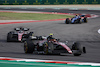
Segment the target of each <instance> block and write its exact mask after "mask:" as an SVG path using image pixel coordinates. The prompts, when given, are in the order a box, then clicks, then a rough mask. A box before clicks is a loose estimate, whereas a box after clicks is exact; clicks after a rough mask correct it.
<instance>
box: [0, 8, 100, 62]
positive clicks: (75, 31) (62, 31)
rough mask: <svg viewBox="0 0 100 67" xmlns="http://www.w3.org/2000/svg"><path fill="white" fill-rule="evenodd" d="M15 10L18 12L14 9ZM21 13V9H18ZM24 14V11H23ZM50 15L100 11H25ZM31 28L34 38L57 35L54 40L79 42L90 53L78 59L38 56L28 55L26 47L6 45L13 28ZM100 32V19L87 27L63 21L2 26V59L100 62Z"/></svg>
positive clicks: (17, 43) (0, 52) (0, 43)
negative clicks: (54, 13) (45, 12)
mask: <svg viewBox="0 0 100 67" xmlns="http://www.w3.org/2000/svg"><path fill="white" fill-rule="evenodd" d="M14 10H15V9H14ZM16 10H19V9H16ZM20 10H21V9H20ZM28 10H29V11H33V10H36V11H48V12H51V11H53V12H56V11H57V12H65V13H86V14H97V15H100V11H89V10H65V9H61V10H54V9H25V10H24V11H28ZM19 26H23V27H28V28H30V29H31V30H30V31H34V33H35V35H45V36H47V35H49V33H51V32H52V33H54V37H56V38H60V39H61V41H66V40H68V41H71V42H72V41H80V43H81V44H82V45H84V46H86V49H87V53H86V54H83V55H81V56H79V57H76V56H73V55H64V56H63V55H62V56H60V55H37V54H25V53H24V49H23V43H19V42H9V43H7V42H6V36H7V33H8V32H9V31H11V30H13V28H14V27H19ZM99 28H100V17H98V18H94V19H89V20H88V23H83V24H65V23H64V21H54V22H53V21H52V22H51V21H48V22H38V23H20V24H6V25H0V57H16V58H32V59H46V60H66V61H82V62H100V34H98V33H97V31H98V29H99Z"/></svg>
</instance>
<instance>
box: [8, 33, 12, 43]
mask: <svg viewBox="0 0 100 67" xmlns="http://www.w3.org/2000/svg"><path fill="white" fill-rule="evenodd" d="M11 38H12V33H11V32H10V33H8V34H7V42H11Z"/></svg>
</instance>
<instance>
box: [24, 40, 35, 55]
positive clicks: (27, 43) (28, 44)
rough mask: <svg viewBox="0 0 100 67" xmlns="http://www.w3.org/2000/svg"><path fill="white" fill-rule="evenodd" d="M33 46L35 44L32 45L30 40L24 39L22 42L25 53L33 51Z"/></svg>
mask: <svg viewBox="0 0 100 67" xmlns="http://www.w3.org/2000/svg"><path fill="white" fill-rule="evenodd" d="M34 48H35V46H34V43H33V42H32V41H30V40H26V41H25V42H24V51H25V53H33V51H34Z"/></svg>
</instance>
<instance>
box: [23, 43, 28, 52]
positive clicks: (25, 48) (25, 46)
mask: <svg viewBox="0 0 100 67" xmlns="http://www.w3.org/2000/svg"><path fill="white" fill-rule="evenodd" d="M27 50H28V47H27V43H26V42H25V44H24V51H25V53H27Z"/></svg>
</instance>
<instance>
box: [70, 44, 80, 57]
mask: <svg viewBox="0 0 100 67" xmlns="http://www.w3.org/2000/svg"><path fill="white" fill-rule="evenodd" d="M72 51H73V55H74V56H80V55H81V54H82V46H81V44H80V43H79V42H75V43H74V44H73V45H72Z"/></svg>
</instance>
